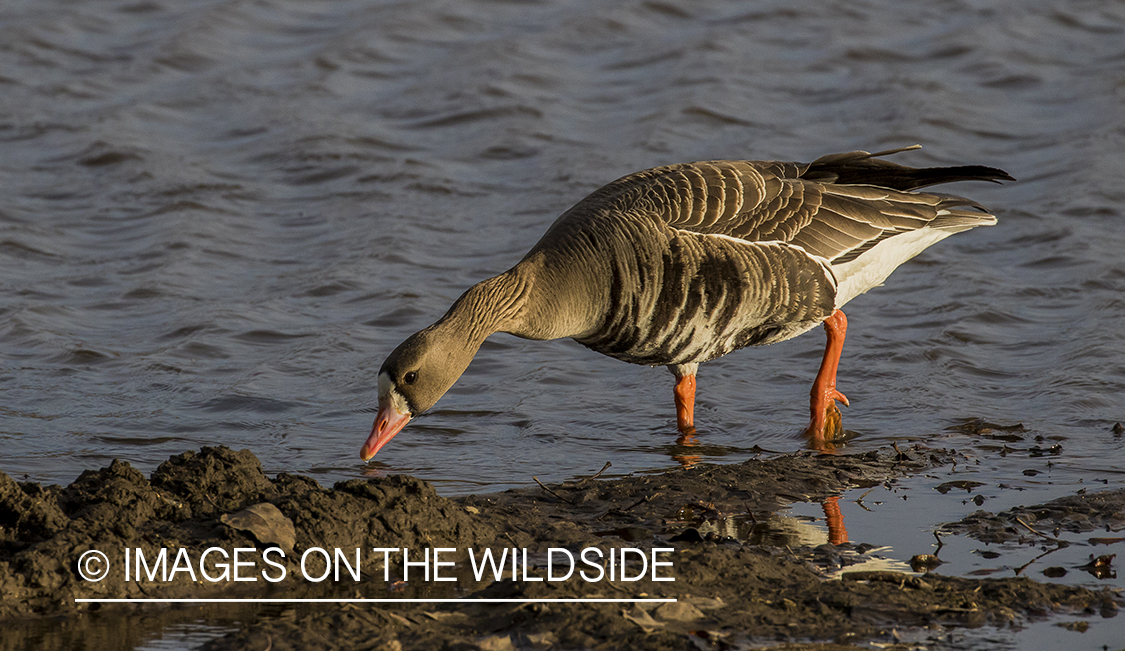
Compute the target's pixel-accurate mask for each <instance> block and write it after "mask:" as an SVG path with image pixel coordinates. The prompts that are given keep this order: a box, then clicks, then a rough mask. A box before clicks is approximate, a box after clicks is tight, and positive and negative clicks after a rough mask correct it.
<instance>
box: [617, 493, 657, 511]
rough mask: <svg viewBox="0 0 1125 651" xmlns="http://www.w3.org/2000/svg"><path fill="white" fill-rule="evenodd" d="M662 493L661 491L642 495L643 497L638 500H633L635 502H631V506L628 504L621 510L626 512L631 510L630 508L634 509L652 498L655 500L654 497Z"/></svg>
mask: <svg viewBox="0 0 1125 651" xmlns="http://www.w3.org/2000/svg"><path fill="white" fill-rule="evenodd" d="M660 495H661V493H653V494H652V495H645V496H644V497H642V498H641V499H639V500H637V501H636V502H633V503H632V504H630V505H629V506H626V507H625V508H623V509H620V510H621V511H622V512H624V511H630V510H632V509H633V508H634V507H637V506H640V505H642V504H644V503H645V502H648V501H650V500H653V499H655V498H657V497H659V496H660Z"/></svg>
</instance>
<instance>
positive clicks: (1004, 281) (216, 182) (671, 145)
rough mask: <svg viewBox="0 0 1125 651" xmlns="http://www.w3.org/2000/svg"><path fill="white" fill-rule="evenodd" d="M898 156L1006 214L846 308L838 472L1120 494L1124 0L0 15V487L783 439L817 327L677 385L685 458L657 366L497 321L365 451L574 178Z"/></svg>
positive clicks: (638, 455)
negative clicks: (898, 454) (225, 458)
mask: <svg viewBox="0 0 1125 651" xmlns="http://www.w3.org/2000/svg"><path fill="white" fill-rule="evenodd" d="M913 143H920V144H922V145H923V146H924V149H923V150H922V151H920V152H912V153H907V154H902V155H900V156H899V157H897V158H896V160H897V161H898V162H901V163H904V164H911V165H929V164H958V163H973V164H985V165H992V166H997V167H1001V168H1004V169H1006V170H1007V171H1009V172H1010V173H1011V174H1012V175H1014V176H1015V177H1017V178H1018V179H1020V181H1019V182H1018V183H1016V184H1006V185H1003V186H998V185H991V184H980V183H978V184H960V185H957V186H950V188H949V189H950V191H953V192H958V193H962V194H968V195H971V196H972V197H973V198H975V199H978V200H979V201H981V202H982V203H984V204H985V205H988V206H989V207H990V208H992V209H993V210H994V211H995V212H996V214H997V215H998V217H999V219H1000V223H999V225H997V226H996V227H993V228H986V229H977V230H974V231H972V232H969V233H965V234H962V235H958V236H956V237H954V238H951V239H950V240H947V241H945V242H942V243H941V244H939V245H937V246H935V247H934V248H932V249H930V250H929V251H927V252H926V253H924V254H923V255H921V256H920V257H919V258H917V259H916V260H914V261H912V262H911V263H908V264H907V265H906V266H904V267H903V268H901V269H899V270H898V271H897V272H896V273H895V274H894V275H893V276H892V277H891V278H890V279H889V281H888V284H887V286H886V287H884V288H880V289H878V290H875V291H872V292H871V293H870V294H868V295H865V296H862V297H860V298H858V299H856V300H855V301H853V302H852V303H851V304H850V305H849V307H850V309H849V311H848V314H849V318H850V324H849V325H850V329H849V338H848V343H847V345H846V347H845V352H844V358H843V363H842V368H841V372H840V383H841V384H840V386H841V389H842V390H843V391H844V392H845V393H846V394H847V395H848V397H849V398H850V399H851V403H852V407H851V408H850V409H847V410H846V412H845V425H846V426H847V427H848V428H849V429H852V430H854V431H855V432H857V433H858V437H857V438H856V440H855V441H854V442H852V443H851V446H850V449H854V450H863V449H869V448H871V447H875V446H882V445H886V444H888V443H890V442H892V441H896V440H904V439H906V440H910V441H917V442H923V443H926V444H929V445H934V446H946V447H950V446H952V447H959V448H964V449H965V451H966V453H967V454H970V455H972V456H974V457H975V458H978V459H981V460H983V465H982V467H983V468H987V469H990V470H988V471H987V472H986V475H987V480H988V482H989V483H997V482H1000V483H1003V482H1016V483H1019V484H1020V485H1021V486H1022V487H1024V488H1026V489H1028V490H1029V491H1030V492H1024V494H1023V495H1022V496H1021V498H1023V500H1024V501H1025V502H1027V503H1031V502H1032V501H1036V500H1039V499H1041V498H1042V499H1047V498H1050V497H1054V496H1057V495H1059V494H1064V493H1068V492H1073V490H1075V488H1076V487H1078V485H1079V484H1082V483H1084V482H1091V481H1093V480H1094V479H1098V480H1099V481H1098V485H1099V486H1103V485H1108V486H1109V487H1120V486H1121V485H1122V484H1125V462H1123V460H1122V453H1123V448H1125V440H1123V438H1122V436H1121V435H1114V433H1113V432H1112V429H1111V428H1112V427H1113V425H1114V423H1115V422H1118V421H1125V399H1123V397H1125V326H1123V325H1122V319H1123V318H1125V217H1123V215H1122V205H1123V204H1125V189H1123V188H1125V185H1123V184H1122V181H1121V179H1122V177H1123V175H1125V154H1123V153H1122V152H1125V4H1122V3H1120V2H1110V1H1108V0H1106V1H1104V2H1064V3H1059V2H1056V1H1047V0H1025V1H1020V2H1016V1H1003V0H1001V1H997V2H986V1H983V0H940V1H937V2H930V3H924V4H922V3H919V4H917V5H916V6H912V7H910V8H909V10H907V9H906V8H905V7H904V6H903V5H901V3H895V2H890V1H887V0H871V1H861V2H829V3H823V2H803V1H799V2H793V1H792V0H785V1H784V2H782V1H769V0H767V1H765V2H754V3H743V2H722V1H717V0H716V1H705V2H692V3H674V2H659V1H648V2H641V1H636V0H630V1H624V2H613V3H605V2H591V1H589V0H569V1H568V0H541V1H539V2H529V3H523V2H508V1H504V0H468V1H464V0H462V1H457V2H453V1H444V2H443V1H440V0H423V1H412V2H360V1H358V0H353V1H348V0H339V1H332V2H328V1H314V0H293V1H288V2H286V1H283V0H254V1H250V0H246V1H240V0H195V1H178V2H171V1H165V0H129V1H108V0H107V1H91V2H82V3H76V2H63V1H61V0H36V1H34V2H31V1H24V2H19V1H16V2H8V3H5V5H4V6H3V8H0V152H2V154H0V192H2V194H0V197H2V202H0V363H2V370H0V440H2V446H3V453H2V457H0V469H3V470H4V471H5V472H8V473H9V474H12V475H13V476H16V477H17V478H20V479H22V478H24V477H25V476H26V477H27V478H29V479H32V480H37V481H45V482H56V483H67V482H69V481H71V480H73V479H74V478H75V477H76V476H77V475H78V474H79V473H80V472H81V471H82V470H83V469H87V468H97V467H101V466H103V465H107V464H108V463H109V461H110V460H111V459H113V458H121V459H125V460H128V461H129V462H131V463H133V464H134V465H136V466H138V467H139V468H141V469H142V470H144V471H146V472H147V471H151V470H152V469H153V468H155V467H156V465H158V464H159V463H160V462H161V461H163V460H164V459H166V458H167V457H168V456H169V455H172V454H177V453H180V452H182V451H184V450H186V449H192V448H198V447H199V446H201V445H216V444H223V445H228V446H231V447H233V448H236V449H237V448H244V447H247V448H251V449H252V450H253V451H254V452H255V453H256V454H257V455H258V456H259V457H260V458H261V459H262V462H263V465H264V467H265V470H266V472H267V473H269V474H271V475H272V474H274V473H277V472H282V471H285V472H297V473H303V474H308V475H311V476H313V477H315V478H317V479H318V480H320V481H321V482H322V483H331V482H332V481H335V480H339V479H344V478H348V477H354V476H359V475H362V474H371V473H410V474H414V475H417V476H420V477H423V478H425V479H427V480H430V481H433V482H435V483H436V484H438V486H439V490H442V491H443V492H445V493H447V494H455V493H466V492H474V491H487V490H494V489H500V488H504V487H509V486H512V485H518V484H526V483H528V482H530V481H531V476H532V475H535V476H537V477H539V478H540V479H541V480H544V481H548V480H562V479H565V478H569V477H572V476H575V475H581V474H589V473H592V472H594V471H596V470H597V469H598V468H600V467H601V466H602V465H603V463H604V462H605V461H607V460H612V462H613V469H612V471H611V473H612V472H616V473H628V472H632V471H643V470H654V469H663V468H670V467H676V466H678V465H679V461H678V459H682V458H683V457H684V456H685V455H693V456H696V457H699V458H700V459H703V460H711V461H728V462H729V461H739V460H742V459H744V458H746V457H747V456H749V455H750V454H751V449H752V448H753V447H754V446H755V445H757V446H761V447H762V448H766V449H769V450H775V451H779V452H786V451H793V450H797V449H799V448H800V446H801V440H800V439H799V438H798V437H797V436H796V432H798V431H799V430H800V429H801V427H802V426H803V425H804V423H805V421H806V420H807V417H808V416H807V394H808V388H809V384H810V382H811V380H812V377H813V375H814V374H815V372H816V368H817V365H818V363H819V360H820V355H821V351H822V346H823V335H822V334H821V333H820V332H819V331H816V332H813V333H810V334H808V335H805V336H802V337H800V338H798V339H795V340H792V341H789V342H786V343H783V344H778V345H774V346H770V347H765V348H757V349H751V350H743V351H740V352H737V353H734V354H732V355H729V356H727V357H725V358H723V359H720V360H717V361H715V362H712V363H709V364H706V365H705V366H704V367H703V369H702V370H701V372H700V376H699V387H700V388H699V391H700V398H699V405H698V407H697V413H696V417H697V420H698V424H699V426H700V436H699V437H698V442H699V445H698V446H697V447H696V448H694V449H691V450H685V449H684V448H681V447H677V446H676V444H675V439H676V437H675V421H674V409H673V406H672V400H671V385H672V378H671V376H670V375H669V374H668V373H667V371H666V370H664V369H661V368H658V369H651V368H644V367H639V366H631V365H627V364H623V363H620V362H617V361H613V360H610V359H608V358H604V357H601V356H599V355H596V354H594V353H591V352H589V351H587V350H586V349H584V348H582V347H581V346H579V345H578V344H575V343H574V342H571V341H555V342H530V341H524V340H519V339H516V338H514V337H510V336H507V335H496V336H494V337H493V338H492V339H490V340H489V341H488V342H487V343H486V344H485V346H484V347H483V349H482V350H481V353H480V354H479V356H478V357H477V359H476V361H475V362H474V363H473V365H472V366H471V367H470V369H469V371H468V372H467V373H466V374H465V376H464V377H463V378H462V379H461V381H460V382H459V383H458V384H457V386H456V387H455V388H454V389H453V391H451V392H450V394H448V395H447V396H446V397H445V398H444V399H443V400H442V401H441V402H440V403H439V404H438V406H437V408H436V409H435V410H434V411H433V412H432V413H431V414H430V415H428V416H426V417H424V418H419V419H416V420H415V421H414V422H413V423H411V424H410V425H409V426H408V428H407V429H406V430H404V432H403V433H402V434H400V435H399V436H398V437H397V438H396V439H395V441H394V442H393V443H391V444H390V445H389V446H388V447H387V448H385V449H384V450H383V451H382V452H380V454H379V455H378V456H377V457H376V460H375V461H374V462H373V463H372V464H371V465H370V466H365V465H364V464H362V463H361V462H360V461H359V459H358V450H359V447H360V444H361V443H362V442H363V440H364V438H365V436H366V434H367V432H368V431H369V429H370V425H371V421H372V419H373V416H374V406H375V396H374V392H375V372H376V371H377V370H378V367H379V365H380V364H381V363H382V360H383V357H384V356H385V355H386V354H387V353H388V352H389V351H390V350H391V349H393V347H394V346H395V345H397V344H398V343H399V342H400V341H401V340H402V339H404V338H405V337H406V336H407V335H409V334H411V333H412V332H414V331H415V330H417V329H420V328H422V327H423V326H425V325H428V324H429V323H431V322H432V321H433V320H435V319H436V318H437V317H439V316H440V315H441V314H442V313H443V312H444V310H445V309H446V308H447V307H448V306H449V304H450V303H451V302H452V301H453V299H455V298H456V297H457V296H458V295H459V294H460V293H461V292H462V291H463V290H464V289H465V288H466V287H468V286H469V285H471V284H472V283H474V282H476V281H478V280H481V279H483V278H485V277H487V276H489V275H492V274H495V273H498V272H501V271H503V270H505V269H507V268H508V267H509V266H511V265H512V264H514V263H515V262H516V261H518V260H519V258H520V257H521V256H522V255H523V253H524V252H525V251H526V250H527V249H528V248H529V247H530V246H531V245H532V244H533V243H534V242H535V241H536V240H537V239H538V237H539V236H540V235H541V234H542V232H543V231H544V230H545V228H546V227H547V225H548V224H550V223H551V221H553V220H554V218H555V217H556V216H557V215H558V214H560V213H561V212H563V211H564V210H565V209H567V208H568V207H569V206H571V205H572V204H573V203H575V202H576V201H578V200H579V199H581V198H582V197H583V196H585V195H586V194H587V193H589V192H590V191H592V190H594V189H596V188H597V187H598V186H600V185H601V184H603V183H605V182H608V181H610V180H613V179H615V178H617V177H619V176H622V175H624V174H627V173H629V172H633V171H636V170H639V169H643V168H646V167H651V166H655V165H660V164H665V163H673V162H681V161H688V160H702V159H714V158H752V159H784V160H804V161H807V160H811V159H813V158H816V157H818V156H820V155H822V154H825V153H830V152H836V151H847V150H852V149H867V150H870V151H874V150H878V149H886V148H893V147H899V146H904V145H910V144H913ZM971 417H983V418H986V419H988V420H991V421H996V422H1001V423H1014V422H1022V423H1023V424H1024V425H1025V426H1026V427H1027V428H1028V432H1029V434H1028V435H1027V438H1026V440H1025V441H1024V443H1023V444H1022V447H1023V448H1024V449H1027V448H1028V447H1030V446H1031V445H1032V444H1033V442H1034V437H1036V436H1040V437H1043V440H1044V441H1050V442H1051V443H1050V444H1051V445H1054V444H1055V443H1059V444H1060V445H1061V451H1059V452H1057V453H1056V454H1055V455H1054V458H1053V460H1052V461H1053V463H1052V466H1051V468H1052V472H1051V473H1050V474H1049V475H1042V474H1041V475H1035V476H1028V475H1025V474H1023V473H1022V471H1023V470H1024V469H1026V468H1028V467H1029V466H1031V465H1034V464H1040V463H1041V462H1040V461H1034V462H1033V461H1032V460H1031V459H1030V458H1029V457H1028V455H1027V454H1026V453H1025V454H1023V455H1022V456H1020V454H1018V453H1013V454H1012V455H1010V457H1002V456H1001V455H1000V453H999V452H997V451H996V450H994V449H992V448H990V447H989V446H988V445H984V444H982V442H981V441H980V440H979V439H976V438H973V437H970V436H967V435H961V434H956V433H951V432H950V431H947V429H946V428H948V427H950V426H953V425H956V424H958V423H961V422H963V421H964V420H966V419H968V418H971ZM1013 445H1014V444H1013ZM1015 447H1019V446H1018V445H1016V446H1015ZM1005 459H1007V461H1005ZM1042 463H1045V462H1042ZM1036 467H1038V466H1036ZM982 472H983V471H982ZM1045 477H1049V479H1048V478H1045ZM1101 480H1105V483H1104V484H1103V483H1102V481H1101ZM975 508H977V507H976V506H975V505H971V504H970V505H968V506H967V507H966V508H965V510H964V512H966V513H967V512H968V511H969V510H970V509H975ZM985 508H988V507H985Z"/></svg>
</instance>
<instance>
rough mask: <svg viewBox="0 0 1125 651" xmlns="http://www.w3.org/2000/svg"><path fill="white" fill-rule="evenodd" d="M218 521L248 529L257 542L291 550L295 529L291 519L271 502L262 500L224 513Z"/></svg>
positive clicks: (232, 526)
mask: <svg viewBox="0 0 1125 651" xmlns="http://www.w3.org/2000/svg"><path fill="white" fill-rule="evenodd" d="M219 521H220V522H222V523H223V524H225V525H227V526H228V527H230V528H232V529H239V530H241V531H249V532H250V533H251V534H252V535H253V536H254V537H255V538H257V539H258V541H259V542H262V543H274V544H276V545H278V546H279V547H281V549H282V550H283V551H285V552H286V553H292V552H293V545H294V544H295V543H296V542H297V530H296V528H294V527H293V521H292V520H290V519H289V518H287V517H285V515H284V514H283V513H282V512H281V511H280V510H279V509H278V508H277V507H276V506H274V505H273V504H270V503H268V502H262V503H261V504H255V505H254V506H250V507H247V508H245V509H242V510H241V511H238V512H237V513H229V514H224V515H223V516H222V517H221V518H219Z"/></svg>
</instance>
